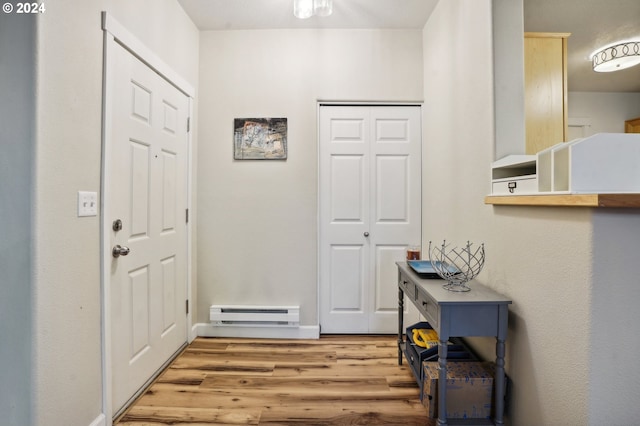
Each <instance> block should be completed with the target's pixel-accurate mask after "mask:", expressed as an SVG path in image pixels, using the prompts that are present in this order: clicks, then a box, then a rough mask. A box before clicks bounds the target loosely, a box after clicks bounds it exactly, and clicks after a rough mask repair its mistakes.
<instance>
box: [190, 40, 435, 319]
mask: <svg viewBox="0 0 640 426" xmlns="http://www.w3.org/2000/svg"><path fill="white" fill-rule="evenodd" d="M421 55H422V44H421V32H420V31H379V30H357V31H347V30H262V31H215V32H203V33H202V35H201V39H200V117H201V120H200V124H199V135H200V136H199V140H200V141H199V156H198V162H199V165H198V170H199V173H198V214H199V222H198V239H199V240H198V241H199V242H198V253H199V255H198V276H199V278H198V303H199V304H198V313H197V316H198V318H197V319H198V321H199V322H201V323H208V322H209V306H210V305H211V304H213V303H219V304H259V305H262V304H265V305H276V304H277V305H287V304H293V305H297V304H299V305H300V306H301V324H302V325H317V303H318V302H317V271H318V265H317V208H318V206H317V185H318V182H317V174H318V169H317V163H318V155H317V152H318V148H317V143H316V140H317V127H316V122H317V117H316V115H317V111H316V101H317V100H318V99H324V100H360V101H376V100H384V101H407V100H410V101H416V100H420V99H421V98H422V95H423V91H422V62H421V59H420V58H421ZM250 117H287V118H288V125H289V130H288V143H289V152H288V158H287V160H286V161H264V160H261V161H260V160H259V161H234V160H233V151H232V146H233V119H234V118H250Z"/></svg>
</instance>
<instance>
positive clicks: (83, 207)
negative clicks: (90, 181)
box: [78, 191, 98, 217]
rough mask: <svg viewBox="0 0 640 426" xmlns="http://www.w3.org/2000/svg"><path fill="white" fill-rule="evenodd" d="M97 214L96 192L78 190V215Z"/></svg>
mask: <svg viewBox="0 0 640 426" xmlns="http://www.w3.org/2000/svg"><path fill="white" fill-rule="evenodd" d="M97 215H98V193H97V192H89V191H78V217H83V216H97Z"/></svg>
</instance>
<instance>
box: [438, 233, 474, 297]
mask: <svg viewBox="0 0 640 426" xmlns="http://www.w3.org/2000/svg"><path fill="white" fill-rule="evenodd" d="M472 245H473V243H470V242H469V241H467V245H466V246H465V247H462V248H458V247H454V248H452V249H449V250H448V249H447V248H448V247H449V245H448V244H447V242H446V240H444V241H443V242H442V245H441V246H438V245H435V244H432V243H431V241H429V260H430V262H431V266H432V267H433V269H434V270H435V271H436V273H437V274H438V275H439V276H440V277H441V278H442V279H443V280H446V281H447V284H445V285H443V287H444V288H446V289H447V290H449V291H469V290H471V288H469V286H467V285H466V283H467V282H469V281H471V280H472V279H473V278H475V277H476V276H477V275H478V274H479V273H480V271H482V267H483V266H484V243H482V244H480V245H479V246H478V247H476V248H475V250H474V249H472V247H471V246H472Z"/></svg>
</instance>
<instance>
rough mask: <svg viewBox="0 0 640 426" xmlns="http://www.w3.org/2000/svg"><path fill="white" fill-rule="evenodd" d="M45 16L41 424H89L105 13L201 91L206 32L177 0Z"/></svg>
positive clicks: (39, 256)
mask: <svg viewBox="0 0 640 426" xmlns="http://www.w3.org/2000/svg"><path fill="white" fill-rule="evenodd" d="M46 6H47V10H46V12H45V14H43V15H41V16H39V19H38V31H37V33H38V36H37V49H38V56H37V75H36V77H37V98H36V103H37V116H36V123H37V131H36V152H35V160H34V162H35V164H36V165H37V169H36V171H35V181H34V184H35V197H34V208H35V216H34V224H33V226H34V233H35V235H36V238H35V247H34V254H33V262H34V263H33V271H34V272H33V273H34V288H33V298H34V304H33V306H32V309H33V310H32V318H33V329H32V330H31V334H32V335H31V336H29V337H30V338H32V339H33V369H32V371H33V383H34V384H33V389H34V396H33V399H32V401H31V404H32V407H33V424H36V425H65V426H68V425H88V424H90V423H91V422H92V421H94V419H96V418H97V417H98V416H99V414H100V413H101V411H102V393H101V387H102V380H101V343H100V342H101V327H100V309H101V300H100V276H101V274H100V258H101V254H100V219H99V217H87V218H78V217H77V215H76V204H77V202H76V196H77V191H78V190H88V191H96V192H99V191H100V176H101V170H100V167H101V120H102V105H101V102H102V43H103V34H102V30H101V16H100V12H101V11H102V10H106V11H108V12H109V13H111V14H112V15H113V16H114V17H115V19H116V20H118V21H119V22H120V23H121V24H123V25H124V26H125V27H126V28H127V29H128V30H129V31H130V32H132V33H133V34H134V35H135V36H137V37H138V38H139V39H140V40H141V41H142V42H143V43H145V44H146V45H147V46H148V47H149V48H150V49H151V50H153V51H154V52H155V53H156V54H157V55H158V56H159V57H160V58H161V59H162V60H164V61H165V62H166V63H167V64H169V66H171V67H172V68H173V69H174V70H175V71H176V72H177V73H178V74H180V75H181V76H182V77H183V78H184V79H185V80H187V81H188V82H189V83H190V84H192V85H193V86H194V87H197V75H198V42H199V38H198V31H197V29H196V27H195V26H194V25H193V23H192V22H191V21H190V20H189V19H188V17H187V16H186V14H185V13H184V12H183V10H182V9H181V8H180V6H179V5H178V3H177V2H176V1H174V0H163V1H152V0H144V1H143V0H136V1H125V0H117V1H116V0H113V1H106V0H105V1H90V2H84V1H72V0H66V1H65V0H59V1H56V2H52V3H47V5H46Z"/></svg>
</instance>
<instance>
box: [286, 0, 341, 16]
mask: <svg viewBox="0 0 640 426" xmlns="http://www.w3.org/2000/svg"><path fill="white" fill-rule="evenodd" d="M332 12H333V0H293V14H294V15H295V16H296V18H300V19H307V18H310V17H311V16H313V15H317V16H329V15H331V13H332Z"/></svg>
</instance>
